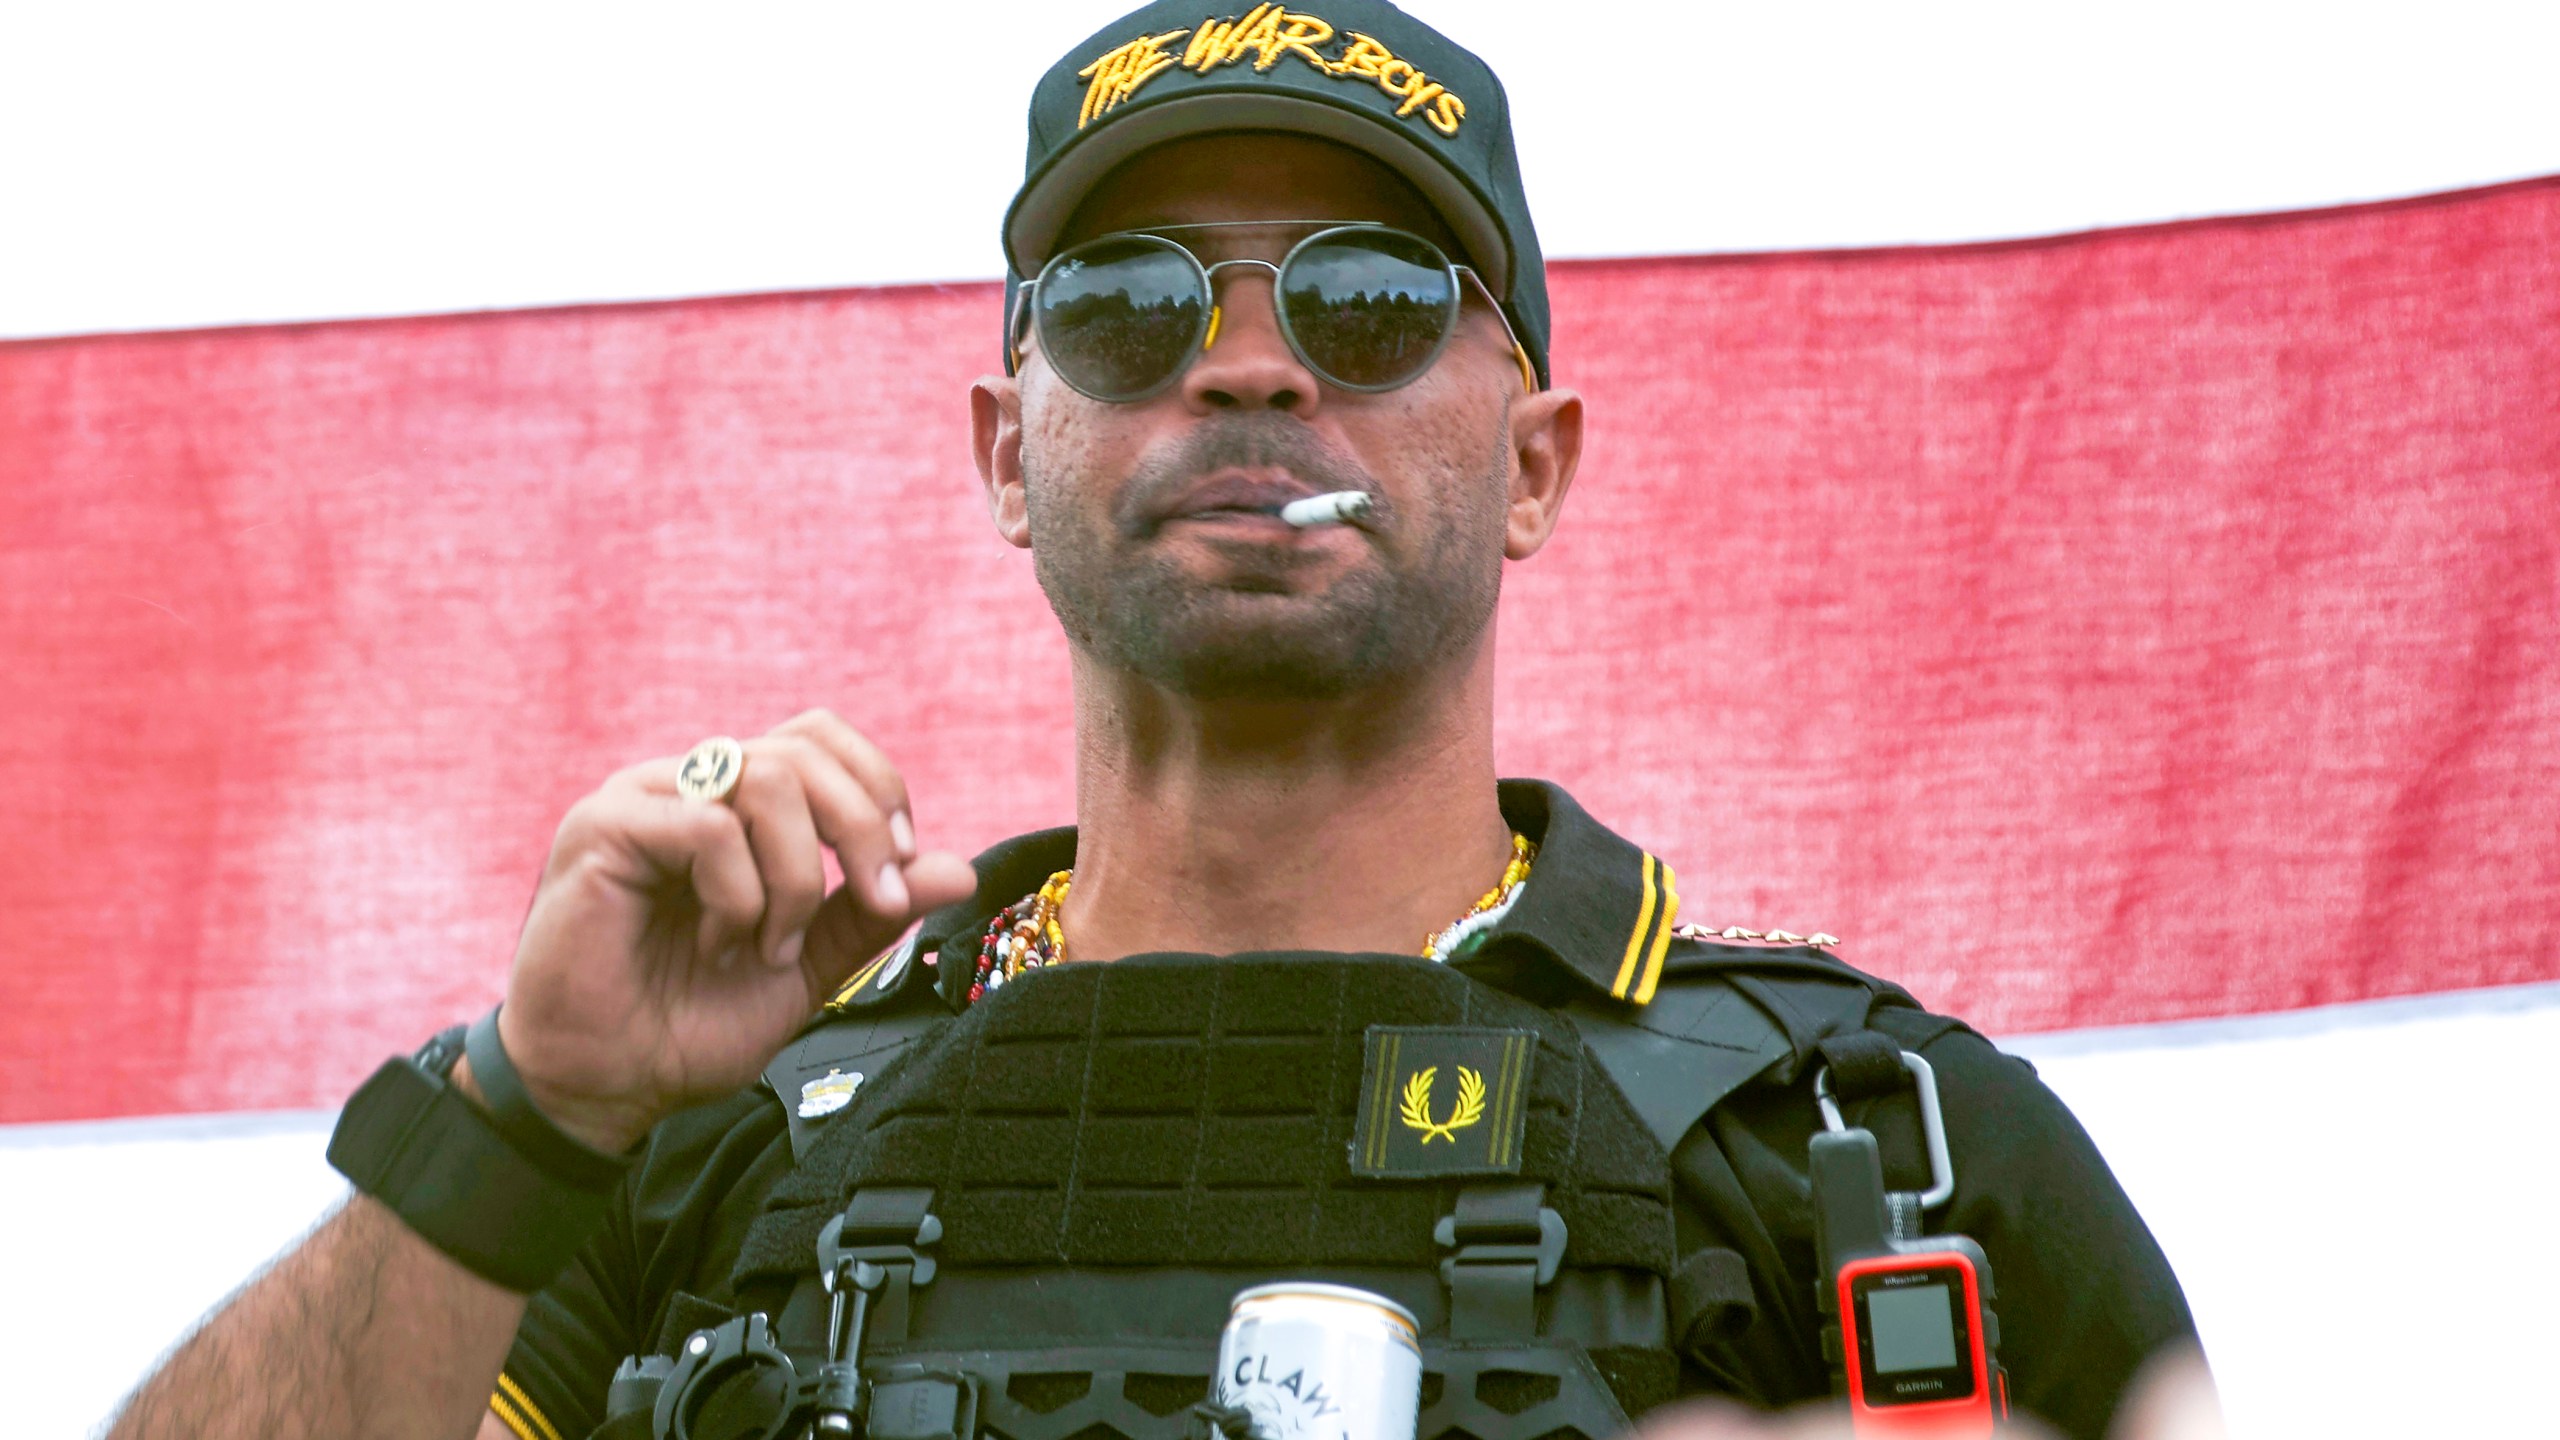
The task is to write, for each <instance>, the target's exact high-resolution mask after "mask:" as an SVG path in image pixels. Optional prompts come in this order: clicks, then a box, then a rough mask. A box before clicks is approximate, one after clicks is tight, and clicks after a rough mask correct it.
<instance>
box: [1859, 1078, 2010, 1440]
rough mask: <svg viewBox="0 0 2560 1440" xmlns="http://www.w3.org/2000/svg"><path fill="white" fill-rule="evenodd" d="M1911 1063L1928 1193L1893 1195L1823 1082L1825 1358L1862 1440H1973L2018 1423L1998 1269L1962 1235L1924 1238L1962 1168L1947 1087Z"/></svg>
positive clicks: (1872, 1153) (1865, 1142) (1867, 1140)
mask: <svg viewBox="0 0 2560 1440" xmlns="http://www.w3.org/2000/svg"><path fill="white" fill-rule="evenodd" d="M1903 1062H1904V1064H1905V1066H1906V1067H1908V1068H1909V1069H1910V1070H1911V1071H1912V1074H1913V1077H1914V1078H1915V1079H1916V1080H1917V1081H1918V1082H1919V1088H1920V1102H1921V1104H1920V1114H1921V1129H1922V1133H1923V1134H1924V1135H1925V1136H1926V1137H1927V1140H1928V1145H1929V1168H1930V1174H1931V1178H1932V1182H1933V1183H1932V1184H1931V1187H1930V1188H1929V1190H1927V1191H1926V1192H1924V1193H1921V1194H1916V1195H1910V1194H1888V1193H1887V1192H1886V1190H1885V1188H1884V1165H1883V1162H1882V1160H1881V1159H1880V1157H1879V1156H1878V1154H1877V1150H1876V1137H1875V1136H1874V1134H1873V1133H1871V1132H1869V1131H1867V1130H1863V1129H1859V1128H1855V1127H1852V1126H1849V1125H1846V1124H1844V1123H1842V1122H1841V1120H1840V1112H1839V1107H1838V1105H1837V1104H1836V1103H1835V1102H1834V1101H1833V1100H1832V1098H1831V1095H1830V1092H1829V1088H1828V1086H1827V1084H1826V1083H1825V1082H1826V1081H1827V1080H1828V1078H1829V1077H1828V1075H1827V1073H1826V1074H1824V1075H1819V1076H1817V1077H1816V1079H1815V1082H1814V1093H1815V1096H1816V1098H1817V1099H1818V1100H1819V1101H1820V1103H1821V1106H1822V1114H1823V1123H1824V1126H1825V1129H1824V1131H1823V1133H1821V1134H1819V1135H1816V1136H1814V1137H1813V1142H1812V1147H1811V1158H1812V1167H1811V1169H1812V1178H1813V1201H1814V1222H1815V1227H1816V1239H1817V1241H1818V1243H1819V1244H1820V1246H1821V1252H1822V1264H1823V1278H1822V1280H1820V1281H1818V1282H1817V1287H1818V1291H1819V1293H1818V1297H1817V1298H1818V1301H1819V1303H1820V1305H1821V1308H1822V1312H1823V1314H1824V1315H1826V1316H1829V1317H1832V1318H1833V1320H1834V1322H1835V1323H1833V1324H1831V1325H1828V1326H1826V1327H1824V1330H1823V1334H1822V1347H1823V1352H1824V1354H1825V1356H1826V1358H1828V1359H1829V1360H1830V1361H1831V1362H1832V1364H1833V1365H1835V1366H1837V1367H1838V1368H1837V1369H1836V1370H1835V1371H1834V1378H1835V1380H1836V1381H1837V1382H1838V1383H1839V1385H1840V1387H1841V1389H1842V1391H1843V1392H1844V1393H1845V1394H1846V1395H1847V1396H1848V1400H1849V1416H1850V1428H1851V1430H1852V1431H1853V1432H1854V1433H1855V1434H1856V1435H1858V1436H1859V1437H1860V1440H1869V1437H1918V1436H1927V1437H1931V1440H1959V1437H1962V1440H1973V1437H1983V1436H1989V1435H1990V1434H1991V1433H1992V1432H1993V1429H1994V1427H1995V1426H1996V1425H1997V1424H1998V1423H1999V1422H2000V1421H2002V1420H2006V1419H2007V1418H2008V1417H2009V1395H2008V1377H2007V1376H2006V1375H2005V1374H2003V1373H2002V1371H2001V1369H2000V1361H1999V1348H2000V1322H1999V1319H1998V1317H1997V1316H1995V1315H1993V1314H1992V1312H1991V1305H1990V1302H1991V1299H1992V1294H1993V1292H1992V1286H1991V1262H1990V1260H1989V1259H1988V1258H1987V1257H1985V1256H1984V1255H1983V1253H1982V1247H1981V1246H1979V1245H1976V1244H1975V1243H1973V1241H1971V1240H1969V1239H1967V1238H1965V1237H1964V1236H1962V1235H1921V1234H1919V1233H1917V1232H1918V1230H1919V1228H1920V1219H1921V1217H1922V1215H1924V1214H1925V1213H1926V1212H1927V1211H1928V1210H1929V1209H1931V1208H1934V1207H1935V1206H1937V1205H1942V1204H1944V1203H1946V1201H1947V1199H1948V1198H1949V1197H1951V1196H1952V1195H1954V1193H1955V1169H1954V1165H1953V1164H1952V1162H1951V1161H1950V1160H1949V1158H1948V1156H1947V1151H1946V1132H1945V1127H1944V1125H1943V1124H1942V1123H1941V1121H1940V1117H1939V1114H1938V1104H1937V1099H1938V1095H1937V1083H1936V1077H1935V1076H1933V1075H1931V1074H1930V1073H1929V1071H1928V1068H1927V1066H1928V1062H1926V1061H1924V1060H1922V1059H1921V1058H1920V1057H1919V1056H1917V1055H1912V1054H1909V1053H1908V1052H1906V1053H1905V1054H1904V1055H1903Z"/></svg>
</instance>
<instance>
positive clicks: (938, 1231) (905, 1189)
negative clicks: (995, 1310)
mask: <svg viewBox="0 0 2560 1440" xmlns="http://www.w3.org/2000/svg"><path fill="white" fill-rule="evenodd" d="M932 1204H933V1191H931V1190H930V1189H926V1188H923V1187H920V1186H891V1187H881V1188H875V1189H869V1190H858V1191H856V1192H854V1196H853V1199H852V1201H851V1202H850V1203H848V1204H847V1205H846V1206H845V1208H844V1213H843V1214H841V1215H837V1216H835V1217H833V1218H831V1219H830V1220H828V1221H827V1228H826V1229H824V1230H821V1231H819V1232H818V1277H819V1279H820V1281H821V1282H822V1283H823V1284H824V1285H825V1286H826V1287H827V1293H828V1294H829V1295H830V1296H832V1297H834V1303H833V1305H832V1306H831V1307H830V1310H829V1313H828V1317H827V1350H828V1353H830V1354H834V1355H848V1354H850V1355H856V1356H858V1355H859V1354H860V1353H861V1349H862V1341H863V1339H864V1338H865V1337H866V1335H867V1336H869V1337H870V1338H874V1339H880V1340H888V1341H898V1340H904V1339H905V1338H907V1307H908V1291H909V1290H910V1289H911V1288H912V1287H914V1286H917V1285H930V1284H932V1283H933V1273H934V1263H933V1257H932V1256H930V1255H927V1254H925V1253H924V1249H925V1247H927V1246H929V1245H932V1244H934V1243H935V1242H937V1241H939V1240H940V1239H941V1238H942V1221H941V1219H940V1218H939V1217H937V1216H935V1215H934V1214H933V1212H932V1210H931V1209H930V1208H929V1207H930V1206H931V1205H932ZM848 1297H859V1298H858V1299H856V1301H855V1305H854V1331H853V1334H852V1335H850V1336H847V1335H846V1334H844V1333H843V1332H844V1323H845V1306H846V1301H847V1299H848Z"/></svg>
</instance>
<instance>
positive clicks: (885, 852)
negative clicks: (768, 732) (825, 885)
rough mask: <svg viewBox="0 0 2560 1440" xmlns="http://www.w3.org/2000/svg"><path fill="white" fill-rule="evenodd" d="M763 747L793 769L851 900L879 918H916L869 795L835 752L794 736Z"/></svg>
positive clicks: (890, 842)
mask: <svg viewBox="0 0 2560 1440" xmlns="http://www.w3.org/2000/svg"><path fill="white" fill-rule="evenodd" d="M764 743H768V744H772V745H774V746H775V747H776V749H777V750H779V751H781V752H783V753H784V754H786V755H787V756H788V759H789V761H790V763H791V764H792V765H794V766H795V767H796V773H797V774H798V776H799V779H800V783H801V786H802V790H803V793H804V794H805V795H806V796H807V799H808V804H809V813H810V816H811V818H812V819H813V820H814V821H815V822H816V825H817V832H818V835H819V837H820V838H822V839H824V840H825V841H826V843H827V845H828V847H829V848H830V849H833V850H834V851H835V852H836V862H837V863H838V864H840V865H842V866H844V876H845V882H846V883H847V884H848V885H850V886H852V887H853V893H854V895H855V896H856V897H857V898H859V899H860V900H861V901H862V903H863V904H864V905H865V906H866V907H868V908H869V909H870V910H871V911H872V913H873V914H874V915H875V916H877V917H878V918H879V919H881V920H883V921H887V922H891V923H894V924H904V923H906V920H907V917H908V916H910V915H912V914H914V913H915V909H914V907H915V897H914V896H913V895H912V894H910V893H909V891H908V889H907V882H906V877H905V876H904V875H903V874H901V873H900V871H899V865H898V859H899V857H898V850H897V843H896V841H895V839H894V838H893V837H892V836H891V834H890V833H889V825H888V821H887V819H886V817H884V816H883V815H882V814H881V812H880V807H879V806H878V805H877V804H876V803H874V802H873V800H872V798H871V792H870V791H869V790H867V789H865V788H864V787H863V786H862V785H861V783H860V782H858V781H856V780H855V779H854V777H853V776H852V774H850V773H849V772H848V771H846V769H845V768H844V766H843V764H842V763H840V762H839V761H838V760H837V759H836V757H835V753H834V752H833V751H831V750H827V749H825V748H823V747H821V746H819V745H818V744H817V743H815V742H814V741H810V740H806V739H800V738H796V737H795V738H792V739H789V740H779V741H768V742H764Z"/></svg>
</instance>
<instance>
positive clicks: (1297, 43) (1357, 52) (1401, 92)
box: [1076, 5, 1467, 135]
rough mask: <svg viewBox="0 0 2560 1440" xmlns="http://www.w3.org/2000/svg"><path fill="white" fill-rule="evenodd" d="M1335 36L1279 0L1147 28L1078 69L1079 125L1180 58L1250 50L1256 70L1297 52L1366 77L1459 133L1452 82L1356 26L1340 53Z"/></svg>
mask: <svg viewBox="0 0 2560 1440" xmlns="http://www.w3.org/2000/svg"><path fill="white" fill-rule="evenodd" d="M1185 36H1189V37H1190V42H1191V43H1190V44H1188V45H1186V46H1184V47H1183V50H1182V53H1181V54H1180V55H1178V56H1177V55H1174V54H1172V53H1171V52H1170V51H1168V50H1167V49H1166V48H1165V47H1166V46H1168V45H1171V44H1172V43H1173V42H1174V41H1176V40H1180V39H1182V38H1183V37H1185ZM1336 43H1337V36H1336V34H1335V32H1334V28H1333V26H1332V25H1331V24H1330V23H1328V22H1326V21H1324V20H1321V19H1319V18H1317V17H1316V16H1313V15H1308V14H1304V13H1301V12H1299V11H1295V10H1284V9H1282V8H1281V7H1279V6H1277V5H1256V6H1255V7H1253V8H1252V9H1251V10H1248V11H1246V12H1245V13H1244V14H1242V15H1240V16H1236V17H1233V18H1231V19H1226V20H1204V21H1202V22H1201V23H1200V25H1199V28H1197V29H1194V30H1168V31H1166V32H1164V33H1163V34H1161V35H1141V36H1139V37H1138V38H1137V39H1135V40H1132V41H1130V42H1128V43H1127V44H1125V45H1120V46H1117V47H1115V48H1113V49H1112V50H1110V51H1108V52H1107V53H1105V54H1104V55H1102V56H1101V58H1099V59H1097V60H1095V61H1094V62H1093V63H1092V64H1090V65H1087V66H1086V67H1084V68H1083V69H1082V70H1079V71H1077V72H1076V74H1077V76H1078V77H1079V78H1081V79H1082V80H1084V82H1085V92H1084V108H1083V111H1082V112H1081V113H1080V114H1078V115H1077V117H1076V128H1077V129H1079V130H1081V129H1083V128H1084V127H1085V126H1086V125H1087V124H1088V123H1090V122H1091V121H1092V120H1093V118H1094V117H1095V116H1097V115H1101V114H1105V113H1107V112H1108V111H1110V110H1112V109H1113V108H1114V107H1116V106H1118V105H1119V104H1120V103H1121V102H1122V101H1124V100H1127V99H1129V98H1130V97H1131V96H1133V95H1135V94H1137V93H1138V87H1139V86H1141V85H1144V84H1146V83H1147V82H1148V81H1149V80H1152V79H1154V78H1155V77H1156V76H1158V75H1160V74H1162V73H1164V72H1165V71H1167V70H1170V69H1172V68H1173V67H1174V66H1176V65H1180V66H1181V67H1182V68H1184V69H1186V70H1191V71H1196V72H1197V73H1199V74H1202V75H1206V74H1208V73H1209V72H1210V71H1212V70H1215V69H1217V68H1218V67H1220V66H1223V65H1233V64H1235V63H1237V62H1238V61H1240V60H1242V59H1244V58H1245V57H1246V56H1247V55H1251V56H1252V57H1253V68H1254V71H1255V73H1257V74H1261V73H1264V72H1267V71H1269V70H1270V69H1271V67H1272V66H1274V65H1277V64H1279V63H1280V61H1281V60H1282V59H1283V58H1285V57H1289V56H1295V57H1296V58H1297V59H1299V60H1301V61H1303V62H1305V63H1306V64H1308V65H1312V66H1314V67H1315V68H1316V70H1317V71H1318V72H1320V73H1322V74H1325V75H1328V76H1331V77H1332V78H1334V79H1336V80H1366V81H1368V82H1370V83H1371V84H1374V85H1376V86H1377V87H1378V88H1379V89H1380V90H1383V91H1385V92H1386V93H1387V94H1389V95H1392V96H1394V97H1395V98H1396V99H1398V100H1400V101H1402V102H1403V103H1402V104H1400V105H1398V106H1397V107H1396V114H1397V115H1398V116H1400V117H1412V116H1419V118H1421V119H1422V120H1423V121H1424V122H1425V123H1427V124H1429V125H1430V126H1431V128H1432V129H1434V130H1437V131H1439V132H1440V133H1441V134H1443V135H1455V134H1457V133H1458V125H1459V122H1461V121H1463V120H1464V119H1466V116H1467V102H1466V101H1464V100H1461V99H1459V98H1458V97H1457V96H1456V95H1455V94H1452V93H1451V92H1450V90H1449V87H1448V86H1446V85H1443V84H1441V83H1440V82H1439V81H1437V80H1434V79H1432V78H1431V77H1430V76H1428V75H1425V74H1423V73H1422V70H1421V68H1420V67H1419V66H1416V65H1414V64H1413V63H1412V62H1410V61H1407V60H1403V59H1399V58H1398V57H1397V55H1396V53H1395V52H1394V51H1393V50H1390V49H1388V48H1387V46H1386V45H1385V44H1384V43H1383V42H1381V41H1379V40H1377V39H1375V38H1373V37H1371V36H1367V35H1363V34H1361V33H1360V32H1359V31H1357V30H1354V31H1351V32H1349V33H1348V34H1347V35H1344V36H1341V37H1339V43H1340V45H1341V47H1342V48H1341V53H1340V54H1338V55H1335V56H1331V57H1328V56H1327V55H1326V54H1325V50H1326V48H1327V47H1330V46H1332V45H1334V44H1336Z"/></svg>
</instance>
